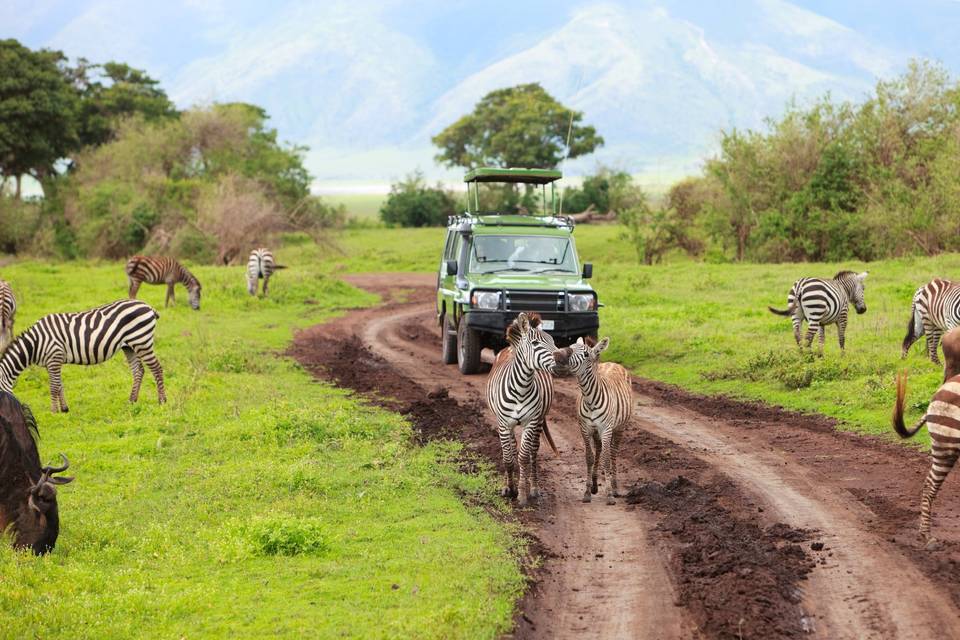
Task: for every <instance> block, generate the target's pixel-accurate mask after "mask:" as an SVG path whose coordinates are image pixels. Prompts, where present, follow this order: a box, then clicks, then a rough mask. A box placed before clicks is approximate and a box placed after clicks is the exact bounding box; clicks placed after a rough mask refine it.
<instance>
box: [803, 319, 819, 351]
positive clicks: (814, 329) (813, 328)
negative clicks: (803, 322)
mask: <svg viewBox="0 0 960 640" xmlns="http://www.w3.org/2000/svg"><path fill="white" fill-rule="evenodd" d="M819 331H820V323H819V322H815V321H813V320H810V321H809V322H808V323H807V337H806V340H805V341H804V342H805V344H804V346H805V347H806V348H807V349H809V348H810V347H811V346H812V345H813V337H814V336H815V335H817V333H819Z"/></svg>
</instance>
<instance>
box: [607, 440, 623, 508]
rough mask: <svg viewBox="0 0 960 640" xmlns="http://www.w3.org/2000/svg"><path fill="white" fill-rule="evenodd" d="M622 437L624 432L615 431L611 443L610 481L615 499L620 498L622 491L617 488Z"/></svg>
mask: <svg viewBox="0 0 960 640" xmlns="http://www.w3.org/2000/svg"><path fill="white" fill-rule="evenodd" d="M622 435H623V431H621V430H620V429H619V428H618V429H614V430H613V440H612V441H611V443H610V477H609V478H608V480H609V482H610V484H611V486H612V487H613V493H612V494H611V495H612V496H613V497H614V498H619V497H620V490H619V488H618V486H617V451H619V450H620V437H621V436H622Z"/></svg>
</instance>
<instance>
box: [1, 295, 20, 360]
mask: <svg viewBox="0 0 960 640" xmlns="http://www.w3.org/2000/svg"><path fill="white" fill-rule="evenodd" d="M16 315H17V299H16V297H14V295H13V289H12V288H11V287H10V284H9V283H8V282H6V281H5V280H0V353H3V352H4V351H5V350H6V348H7V347H9V346H10V343H11V342H13V319H14V317H15V316H16Z"/></svg>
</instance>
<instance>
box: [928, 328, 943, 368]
mask: <svg viewBox="0 0 960 640" xmlns="http://www.w3.org/2000/svg"><path fill="white" fill-rule="evenodd" d="M941 335H942V334H941V333H940V330H939V329H931V330H930V331H929V332H928V333H927V357H929V358H930V362H932V363H933V364H936V365H939V364H940V354H939V353H937V347H939V346H940V336H941Z"/></svg>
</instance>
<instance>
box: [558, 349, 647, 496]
mask: <svg viewBox="0 0 960 640" xmlns="http://www.w3.org/2000/svg"><path fill="white" fill-rule="evenodd" d="M608 346H610V338H604V339H603V340H601V341H600V342H596V341H595V340H594V339H593V338H590V337H588V338H587V339H586V342H584V340H583V339H579V340H577V342H576V343H574V344H573V345H571V346H569V347H566V348H564V349H560V350H559V351H557V352H556V353H555V354H554V359H555V360H556V361H557V370H558V371H561V372H569V373H570V374H571V375H575V376H576V377H577V385H578V386H579V387H580V398H579V401H578V402H577V419H578V420H579V422H580V436H581V437H582V438H583V447H584V454H585V457H586V461H587V487H586V489H585V490H584V492H583V501H584V502H590V500H591V495H592V494H594V493H597V490H598V487H597V470H598V468H599V467H600V466H601V465H602V466H603V473H604V475H605V476H606V479H607V504H616V502H617V501H616V500H615V499H614V498H616V497H618V496H619V493H618V491H617V449H619V447H620V438H621V437H622V436H623V429H624V427H625V426H626V425H627V423H629V422H630V418H631V417H632V416H633V390H632V388H631V387H630V374H629V373H627V370H626V369H624V368H623V367H622V366H620V365H619V364H616V363H614V362H600V354H601V353H603V352H604V350H606V348H607V347H608ZM591 441H592V443H593V446H592V447H591Z"/></svg>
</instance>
